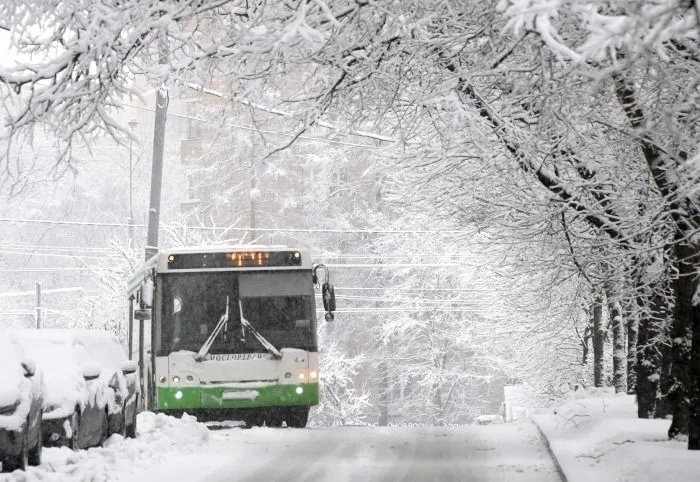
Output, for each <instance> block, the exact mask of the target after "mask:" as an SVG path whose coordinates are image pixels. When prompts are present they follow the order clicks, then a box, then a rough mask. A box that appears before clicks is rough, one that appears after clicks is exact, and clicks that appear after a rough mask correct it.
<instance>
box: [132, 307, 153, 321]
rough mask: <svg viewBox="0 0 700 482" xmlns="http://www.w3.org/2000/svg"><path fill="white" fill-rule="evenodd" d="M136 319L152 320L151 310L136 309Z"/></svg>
mask: <svg viewBox="0 0 700 482" xmlns="http://www.w3.org/2000/svg"><path fill="white" fill-rule="evenodd" d="M134 319H135V320H150V319H151V310H144V309H139V310H134Z"/></svg>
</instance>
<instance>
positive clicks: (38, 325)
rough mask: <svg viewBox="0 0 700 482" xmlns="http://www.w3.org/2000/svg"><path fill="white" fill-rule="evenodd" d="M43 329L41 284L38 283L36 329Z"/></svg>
mask: <svg viewBox="0 0 700 482" xmlns="http://www.w3.org/2000/svg"><path fill="white" fill-rule="evenodd" d="M39 328H41V283H39V282H38V281H37V283H36V329H37V330H38V329H39Z"/></svg>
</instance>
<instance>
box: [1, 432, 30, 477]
mask: <svg viewBox="0 0 700 482" xmlns="http://www.w3.org/2000/svg"><path fill="white" fill-rule="evenodd" d="M27 465H29V450H27V434H26V433H25V434H24V437H23V438H22V447H21V448H20V449H19V454H18V455H15V456H14V457H7V458H6V459H5V461H4V462H3V464H2V470H3V472H12V471H14V470H26V469H27Z"/></svg>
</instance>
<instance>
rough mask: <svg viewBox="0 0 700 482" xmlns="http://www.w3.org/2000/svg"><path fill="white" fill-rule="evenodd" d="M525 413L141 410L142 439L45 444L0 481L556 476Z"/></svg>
mask: <svg viewBox="0 0 700 482" xmlns="http://www.w3.org/2000/svg"><path fill="white" fill-rule="evenodd" d="M559 480H560V479H559V476H558V473H557V470H556V468H555V466H554V463H553V461H552V460H551V458H550V456H549V453H548V451H547V449H546V446H545V443H544V441H543V440H542V439H541V437H540V435H539V432H538V431H537V429H536V428H535V427H534V425H532V424H531V423H529V422H518V423H508V424H501V425H487V426H479V425H469V426H464V427H332V428H331V427H326V428H320V427H318V428H306V429H291V428H290V429H287V428H267V427H256V428H252V429H250V430H243V429H240V428H231V427H228V428H224V429H219V430H211V429H210V428H208V427H207V426H205V425H204V424H202V423H199V422H197V420H196V419H195V418H194V417H189V416H187V415H186V416H184V417H183V418H182V419H179V418H173V417H168V416H166V415H163V414H154V413H151V412H144V413H141V414H139V418H138V436H137V437H136V439H124V438H123V437H121V436H120V435H112V437H110V439H109V440H107V441H106V442H105V444H104V446H103V447H95V448H91V449H88V450H80V451H78V452H72V451H71V450H69V449H67V448H60V449H57V448H46V449H44V455H43V461H42V464H41V465H40V466H39V467H29V468H28V469H27V471H26V472H21V471H15V472H13V473H12V474H2V475H0V482H6V481H10V482H35V481H36V482H39V481H41V482H107V481H109V482H114V481H119V482H145V481H156V482H165V481H167V482H179V481H182V482H198V481H201V482H233V481H235V482H240V481H255V482H261V481H264V482H272V481H284V482H297V481H314V482H322V481H328V482H351V481H362V482H373V481H392V482H394V481H406V482H412V481H430V482H433V481H436V482H440V481H467V482H468V481H479V482H489V481H503V482H550V481H551V482H553V481H559Z"/></svg>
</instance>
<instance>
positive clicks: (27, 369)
mask: <svg viewBox="0 0 700 482" xmlns="http://www.w3.org/2000/svg"><path fill="white" fill-rule="evenodd" d="M22 369H23V370H24V376H25V377H27V378H31V377H33V376H34V374H35V373H36V365H35V364H34V362H33V361H32V360H23V361H22Z"/></svg>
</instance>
